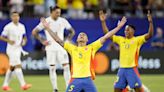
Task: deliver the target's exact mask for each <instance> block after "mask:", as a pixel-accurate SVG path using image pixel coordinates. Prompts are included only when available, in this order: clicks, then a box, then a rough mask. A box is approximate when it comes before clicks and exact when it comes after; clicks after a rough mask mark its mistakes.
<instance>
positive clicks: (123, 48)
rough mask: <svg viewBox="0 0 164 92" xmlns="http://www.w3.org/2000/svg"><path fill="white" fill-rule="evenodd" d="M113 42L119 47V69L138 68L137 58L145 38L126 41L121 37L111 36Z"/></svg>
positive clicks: (139, 37)
mask: <svg viewBox="0 0 164 92" xmlns="http://www.w3.org/2000/svg"><path fill="white" fill-rule="evenodd" d="M113 42H115V43H117V44H118V45H119V47H120V68H131V67H136V66H138V56H139V51H140V48H141V46H142V44H143V43H144V42H146V41H145V36H144V35H143V36H138V37H133V38H131V39H127V38H125V37H122V36H113Z"/></svg>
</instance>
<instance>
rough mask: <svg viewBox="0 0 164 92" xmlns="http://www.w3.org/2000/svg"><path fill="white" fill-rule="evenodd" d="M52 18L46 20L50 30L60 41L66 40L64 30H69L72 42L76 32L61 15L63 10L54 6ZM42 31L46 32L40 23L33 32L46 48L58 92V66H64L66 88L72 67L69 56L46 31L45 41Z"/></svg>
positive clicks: (50, 70)
mask: <svg viewBox="0 0 164 92" xmlns="http://www.w3.org/2000/svg"><path fill="white" fill-rule="evenodd" d="M50 12H51V14H50V16H49V17H48V18H46V21H47V22H48V23H49V25H50V28H51V29H52V31H53V32H56V33H57V35H58V36H59V37H60V39H61V40H62V41H63V40H64V30H65V29H66V30H68V31H69V32H70V34H69V35H68V38H67V39H68V40H72V37H73V36H74V34H75V32H74V29H73V28H72V26H71V25H70V23H69V22H68V21H67V20H66V19H65V18H63V17H60V15H61V9H60V8H59V7H58V6H54V7H51V8H50ZM42 30H46V29H45V27H44V26H43V24H42V23H41V22H40V23H39V24H38V25H37V26H36V27H35V28H34V29H33V31H32V34H33V36H34V37H35V38H36V39H38V40H39V41H40V42H41V43H42V44H43V45H45V46H46V57H47V63H48V65H49V75H50V80H51V83H52V86H53V90H54V92H58V87H57V75H56V66H55V65H56V64H62V66H63V73H64V79H65V83H66V87H67V85H68V83H69V80H70V66H69V58H68V54H67V52H66V51H65V49H63V48H62V47H61V46H60V45H59V44H58V43H57V42H56V41H55V40H53V38H52V37H51V35H50V34H49V33H48V32H47V31H45V34H46V39H43V38H42V37H41V36H40V35H39V32H40V31H42Z"/></svg>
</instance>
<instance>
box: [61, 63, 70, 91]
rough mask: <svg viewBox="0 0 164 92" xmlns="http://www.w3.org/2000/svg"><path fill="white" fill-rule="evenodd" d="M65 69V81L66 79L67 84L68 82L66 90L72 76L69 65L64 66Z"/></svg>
mask: <svg viewBox="0 0 164 92" xmlns="http://www.w3.org/2000/svg"><path fill="white" fill-rule="evenodd" d="M63 69H64V71H63V72H64V79H65V82H66V88H67V86H68V84H69V80H70V77H71V74H70V67H69V64H67V65H65V66H63Z"/></svg>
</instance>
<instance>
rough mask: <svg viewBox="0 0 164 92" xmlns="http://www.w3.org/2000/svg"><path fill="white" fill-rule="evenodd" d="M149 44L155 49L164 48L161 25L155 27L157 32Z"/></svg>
mask: <svg viewBox="0 0 164 92" xmlns="http://www.w3.org/2000/svg"><path fill="white" fill-rule="evenodd" d="M151 46H152V47H153V49H155V50H162V49H163V48H164V36H163V30H162V28H161V27H157V33H156V35H155V36H154V37H153V39H152V42H151Z"/></svg>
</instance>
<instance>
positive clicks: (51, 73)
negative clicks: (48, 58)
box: [49, 66, 58, 89]
mask: <svg viewBox="0 0 164 92" xmlns="http://www.w3.org/2000/svg"><path fill="white" fill-rule="evenodd" d="M49 76H50V80H51V83H52V87H53V89H58V87H57V75H56V68H55V66H50V68H49Z"/></svg>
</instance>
